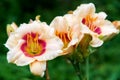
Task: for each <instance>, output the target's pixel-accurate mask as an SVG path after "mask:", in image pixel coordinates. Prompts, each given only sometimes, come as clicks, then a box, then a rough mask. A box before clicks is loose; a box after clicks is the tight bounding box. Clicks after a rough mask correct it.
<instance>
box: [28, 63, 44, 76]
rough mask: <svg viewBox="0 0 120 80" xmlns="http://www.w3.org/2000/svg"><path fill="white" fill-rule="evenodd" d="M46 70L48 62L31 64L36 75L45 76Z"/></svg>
mask: <svg viewBox="0 0 120 80" xmlns="http://www.w3.org/2000/svg"><path fill="white" fill-rule="evenodd" d="M45 70H46V62H45V61H42V62H40V61H34V62H32V63H31V64H30V71H31V72H32V73H33V74H34V75H39V76H41V77H43V76H44V71H45Z"/></svg>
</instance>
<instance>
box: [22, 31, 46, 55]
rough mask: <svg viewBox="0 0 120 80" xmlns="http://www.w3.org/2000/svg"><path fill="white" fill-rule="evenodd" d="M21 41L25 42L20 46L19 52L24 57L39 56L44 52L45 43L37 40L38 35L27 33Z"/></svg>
mask: <svg viewBox="0 0 120 80" xmlns="http://www.w3.org/2000/svg"><path fill="white" fill-rule="evenodd" d="M22 39H23V40H25V42H24V43H23V44H22V45H21V50H22V51H23V53H24V54H25V55H26V56H28V57H34V56H39V55H42V54H43V53H44V52H45V50H46V49H45V47H46V42H45V41H44V40H41V39H39V34H38V33H27V34H25V35H24V36H23V38H22Z"/></svg>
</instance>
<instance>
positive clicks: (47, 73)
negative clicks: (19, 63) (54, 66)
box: [45, 62, 50, 80]
mask: <svg viewBox="0 0 120 80" xmlns="http://www.w3.org/2000/svg"><path fill="white" fill-rule="evenodd" d="M45 74H46V75H45V76H46V80H50V76H49V72H48V63H47V62H46V71H45Z"/></svg>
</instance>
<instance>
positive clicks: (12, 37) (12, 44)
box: [5, 33, 19, 50]
mask: <svg viewBox="0 0 120 80" xmlns="http://www.w3.org/2000/svg"><path fill="white" fill-rule="evenodd" d="M18 40H19V36H17V34H16V33H12V34H11V35H10V37H9V38H8V40H7V42H6V43H5V47H7V48H8V49H9V50H11V49H13V48H14V47H15V46H16V45H17V44H18Z"/></svg>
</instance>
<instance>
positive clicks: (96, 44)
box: [90, 37, 103, 47]
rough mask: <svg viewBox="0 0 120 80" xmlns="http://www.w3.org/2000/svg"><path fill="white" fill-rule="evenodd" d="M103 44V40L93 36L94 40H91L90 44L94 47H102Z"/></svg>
mask: <svg viewBox="0 0 120 80" xmlns="http://www.w3.org/2000/svg"><path fill="white" fill-rule="evenodd" d="M102 44H103V41H102V40H100V39H99V38H97V37H93V38H92V41H91V42H90V45H91V46H92V47H100V46H101V45H102Z"/></svg>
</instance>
